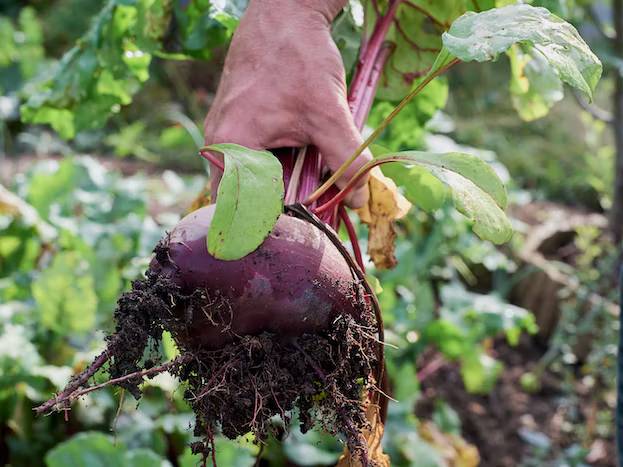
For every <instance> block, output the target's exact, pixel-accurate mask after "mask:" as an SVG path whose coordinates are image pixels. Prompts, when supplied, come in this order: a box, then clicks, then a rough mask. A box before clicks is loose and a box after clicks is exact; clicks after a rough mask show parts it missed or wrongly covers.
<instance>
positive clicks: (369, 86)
mask: <svg viewBox="0 0 623 467" xmlns="http://www.w3.org/2000/svg"><path fill="white" fill-rule="evenodd" d="M392 52H393V48H392V47H390V46H387V45H386V46H384V47H383V48H382V49H381V50H380V51H379V53H378V55H377V56H376V59H375V60H374V66H373V67H372V69H371V71H370V77H369V78H368V81H367V83H366V85H365V87H364V88H363V91H362V93H361V99H360V101H359V105H358V106H357V108H356V109H355V110H354V113H353V117H354V119H355V125H356V126H357V128H358V129H359V130H361V129H362V128H363V125H364V124H365V123H366V120H367V119H368V114H369V113H370V110H371V109H372V103H373V102H374V96H375V95H376V88H377V85H378V82H379V79H380V78H381V75H382V74H383V67H384V66H385V62H387V59H388V58H389V56H390V55H391V53H392Z"/></svg>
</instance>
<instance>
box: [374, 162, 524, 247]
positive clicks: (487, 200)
mask: <svg viewBox="0 0 623 467" xmlns="http://www.w3.org/2000/svg"><path fill="white" fill-rule="evenodd" d="M378 160H383V161H386V162H402V163H406V164H415V165H418V166H420V167H422V168H425V169H426V170H428V171H429V172H430V173H431V174H432V175H434V176H435V177H437V178H438V179H439V180H441V181H442V182H444V183H445V184H446V185H447V186H448V187H449V188H450V189H451V192H452V198H453V200H454V205H455V206H456V208H457V210H458V211H459V212H461V213H462V214H464V215H465V216H466V217H468V218H469V219H471V220H472V221H473V222H474V226H473V229H474V232H476V234H477V235H478V236H479V237H481V238H483V239H485V240H491V241H492V242H494V243H504V242H506V241H508V240H509V239H510V237H511V235H512V228H511V225H510V222H509V220H508V218H507V217H506V215H505V214H504V211H503V209H505V208H506V202H507V199H506V189H505V187H504V185H503V183H502V182H501V180H500V179H499V177H498V176H497V174H496V173H495V171H494V170H493V169H492V168H491V167H490V166H489V165H488V164H487V163H486V162H484V161H483V160H482V159H480V158H479V157H476V156H473V155H471V154H465V153H459V152H450V153H445V154H435V153H428V152H419V151H404V152H399V153H396V154H386V155H384V156H383V157H380V158H378Z"/></svg>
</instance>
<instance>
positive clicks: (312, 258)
mask: <svg viewBox="0 0 623 467" xmlns="http://www.w3.org/2000/svg"><path fill="white" fill-rule="evenodd" d="M213 214H214V206H213V205H210V206H206V207H204V208H201V209H198V210H197V211H194V212H192V213H190V214H189V215H187V216H186V217H185V218H184V219H182V220H181V221H180V222H179V224H178V225H177V226H176V227H175V228H174V229H173V231H172V232H171V233H170V235H169V237H168V242H167V243H168V244H167V246H166V248H165V250H166V251H161V252H159V254H157V256H156V258H154V259H153V261H152V263H151V265H150V269H151V270H152V271H153V272H155V273H157V274H158V275H160V276H161V277H166V278H167V279H169V280H170V281H171V282H172V283H174V284H176V285H177V286H179V287H180V291H181V293H183V294H192V293H193V291H196V290H203V291H205V292H206V294H207V296H208V297H210V298H211V299H212V300H214V299H218V300H219V301H221V302H222V303H227V304H228V305H229V306H230V307H231V309H232V313H231V316H230V318H231V321H230V322H225V323H224V324H225V325H226V326H225V327H223V326H222V325H221V324H219V323H217V322H215V321H214V320H213V319H212V318H210V317H209V316H207V315H206V314H205V313H203V312H202V311H201V310H198V309H195V310H194V311H195V313H194V315H193V316H192V322H193V324H192V326H191V329H190V335H189V338H190V341H187V342H184V344H185V345H189V344H191V346H192V347H201V348H204V349H214V348H219V347H221V346H222V345H223V344H224V343H226V342H230V341H231V340H232V339H233V338H234V336H242V335H258V334H260V333H262V332H271V333H275V334H276V335H278V336H282V337H285V336H298V335H301V334H303V333H313V332H318V331H321V330H323V329H327V328H328V327H329V326H330V324H331V323H332V322H333V320H334V319H335V318H336V317H337V316H338V315H342V314H344V315H349V316H352V317H353V318H355V319H356V320H358V319H360V317H361V316H360V315H361V313H362V302H361V301H360V300H359V301H358V300H357V297H360V296H361V294H362V293H363V290H362V289H361V286H360V285H358V282H357V281H356V280H354V278H353V273H352V271H351V269H350V267H349V265H348V263H347V262H346V260H345V259H344V257H343V256H342V254H341V253H340V252H339V251H338V249H337V248H336V247H335V245H333V243H332V242H331V241H330V240H329V239H328V237H327V236H326V235H325V234H324V233H322V232H321V231H320V230H319V229H317V228H316V227H314V226H313V225H311V224H310V223H308V222H306V221H304V220H301V219H297V218H294V217H291V216H288V215H281V216H280V217H279V219H278V221H277V224H276V225H275V227H274V229H273V231H272V232H271V233H270V235H269V236H268V237H267V238H266V240H265V241H264V243H263V244H262V245H261V246H260V247H259V248H258V249H257V250H255V251H254V252H253V253H251V254H249V255H247V256H245V257H244V258H242V259H240V260H238V261H221V260H218V259H215V258H214V257H213V256H211V255H210V254H209V253H208V251H207V246H206V235H207V232H208V230H209V228H210V223H211V221H212V216H213ZM364 312H366V311H364Z"/></svg>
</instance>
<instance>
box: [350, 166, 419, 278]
mask: <svg viewBox="0 0 623 467" xmlns="http://www.w3.org/2000/svg"><path fill="white" fill-rule="evenodd" d="M368 187H369V189H370V198H369V200H368V205H367V206H364V207H363V208H361V209H358V210H357V214H359V217H360V218H361V220H362V222H364V223H366V224H368V229H369V230H368V254H369V255H370V258H371V259H372V261H373V262H374V264H375V266H376V267H377V268H379V269H387V268H391V267H393V266H394V265H395V264H396V258H395V257H394V240H395V238H396V232H395V230H394V225H393V223H394V221H395V220H396V219H400V218H402V217H404V216H405V215H406V214H407V212H409V209H410V208H411V203H409V202H408V201H407V200H406V199H405V198H404V196H402V195H401V194H400V193H399V192H398V190H397V188H396V184H395V183H394V182H393V181H392V180H391V179H390V178H388V177H386V176H385V175H383V173H382V172H381V170H380V169H379V168H378V167H375V168H374V169H372V170H371V171H370V179H369V181H368Z"/></svg>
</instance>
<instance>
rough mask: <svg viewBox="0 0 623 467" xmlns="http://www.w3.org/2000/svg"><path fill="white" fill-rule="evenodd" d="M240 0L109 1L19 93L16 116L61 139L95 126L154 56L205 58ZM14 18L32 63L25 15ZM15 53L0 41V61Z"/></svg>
mask: <svg viewBox="0 0 623 467" xmlns="http://www.w3.org/2000/svg"><path fill="white" fill-rule="evenodd" d="M219 3H220V4H222V3H221V2H219ZM245 3H246V2H244V1H237V2H231V1H230V2H225V3H224V5H225V6H219V7H217V6H214V5H212V4H211V2H209V1H203V0H190V1H188V2H177V1H175V2H173V1H171V0H133V1H119V0H109V1H108V2H106V3H105V4H104V6H103V8H102V10H101V11H100V13H99V14H98V15H97V16H96V17H95V18H94V19H93V22H92V25H91V27H90V29H89V30H88V31H87V32H86V33H85V34H84V35H83V36H82V37H81V38H80V39H79V40H78V41H77V42H76V44H75V46H74V47H73V48H71V49H70V50H68V51H67V52H66V53H65V55H64V56H63V58H62V59H61V60H60V62H59V63H58V64H57V66H56V67H54V68H53V69H52V71H51V73H49V74H48V75H49V78H48V79H47V80H46V81H43V82H42V83H40V84H39V85H38V89H36V92H33V93H32V94H30V93H29V95H24V98H25V99H27V100H26V102H25V104H23V105H22V107H21V118H22V120H24V121H26V122H31V123H46V124H49V125H51V126H52V128H54V129H55V130H56V131H57V132H58V133H59V134H60V136H61V137H62V138H65V139H70V138H73V137H74V136H75V135H76V133H77V132H79V131H81V130H87V129H93V128H98V127H101V126H103V125H104V123H105V122H106V120H107V119H108V118H109V117H110V116H111V115H113V114H116V113H118V112H119V111H120V109H121V106H123V105H128V104H129V103H130V102H131V101H132V98H133V96H134V95H135V94H136V92H138V90H139V89H140V88H141V87H142V86H143V84H144V83H145V82H146V81H147V79H148V78H149V67H150V64H151V61H152V57H153V56H154V55H158V56H162V57H167V58H175V59H188V58H189V56H194V57H197V58H208V57H209V56H210V53H211V50H213V49H214V48H216V47H218V46H222V45H223V44H224V43H226V42H227V40H229V37H230V36H231V33H232V31H233V28H235V26H236V24H237V18H238V15H239V14H241V12H242V11H243V9H244V6H245V5H244V4H245ZM174 11H175V14H174ZM21 22H22V23H23V27H26V26H28V31H29V33H30V36H32V37H31V38H30V39H29V44H28V45H29V47H28V48H27V49H26V48H25V49H24V53H26V50H27V51H29V52H28V57H31V58H30V61H29V63H31V64H33V65H34V64H35V63H38V61H37V54H38V53H39V54H40V53H42V51H43V49H42V48H41V47H40V45H38V43H37V39H38V37H39V36H37V32H36V30H35V28H34V27H33V19H32V18H30V17H29V16H25V17H24V18H23V19H22V20H21ZM172 22H173V23H174V24H173V25H172ZM10 26H11V24H10V23H5V22H3V21H0V43H2V39H3V38H4V37H5V36H6V37H8V36H9V34H10V33H11V32H12V30H10V29H9V27H10ZM172 44H175V45H174V46H173V45H172ZM37 47H38V48H37ZM172 47H174V50H171V48H172ZM38 51H40V52H38ZM19 53H20V51H19V48H16V47H12V46H11V43H9V42H8V41H7V45H4V44H3V45H2V46H0V65H1V64H2V63H4V62H7V61H9V60H14V59H16V58H17V55H18V54H19ZM25 67H26V64H24V65H22V68H23V69H24V70H25V72H28V73H31V72H32V70H31V68H32V66H30V67H29V68H28V69H26V68H25Z"/></svg>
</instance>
